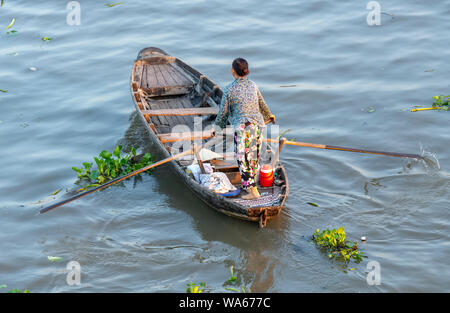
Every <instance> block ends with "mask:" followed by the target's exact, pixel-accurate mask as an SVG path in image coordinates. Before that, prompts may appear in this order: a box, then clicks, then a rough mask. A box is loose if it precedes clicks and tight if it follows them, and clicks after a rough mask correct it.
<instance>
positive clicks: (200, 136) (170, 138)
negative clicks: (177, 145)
mask: <svg viewBox="0 0 450 313" xmlns="http://www.w3.org/2000/svg"><path fill="white" fill-rule="evenodd" d="M211 137H213V131H194V132H185V133H167V134H159V135H158V138H159V140H160V141H161V142H162V143H167V142H176V141H194V140H204V139H209V138H211Z"/></svg>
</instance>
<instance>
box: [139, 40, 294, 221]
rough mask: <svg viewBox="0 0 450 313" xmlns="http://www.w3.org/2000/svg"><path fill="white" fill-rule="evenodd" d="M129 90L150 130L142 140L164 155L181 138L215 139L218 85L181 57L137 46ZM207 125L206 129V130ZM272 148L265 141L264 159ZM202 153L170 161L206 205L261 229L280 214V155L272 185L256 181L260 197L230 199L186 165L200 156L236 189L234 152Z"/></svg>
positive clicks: (176, 149)
mask: <svg viewBox="0 0 450 313" xmlns="http://www.w3.org/2000/svg"><path fill="white" fill-rule="evenodd" d="M131 92H132V98H133V101H134V103H135V106H136V110H137V112H138V115H139V116H140V118H141V120H142V122H143V124H144V125H145V128H146V130H147V133H148V138H145V140H147V139H148V140H150V141H151V142H152V143H153V144H154V145H155V146H156V147H157V149H158V150H159V152H160V154H162V156H164V157H165V158H169V157H171V156H172V155H173V154H175V153H180V152H182V151H183V144H182V142H183V141H184V142H188V143H190V142H192V141H197V142H201V143H202V144H203V143H205V142H207V141H208V139H210V138H213V137H214V135H215V132H214V131H213V130H212V125H213V123H214V119H215V117H216V115H217V114H218V109H219V105H220V102H221V98H222V89H221V88H220V87H219V86H218V85H217V84H215V83H214V82H213V81H212V80H211V79H209V78H208V77H206V76H205V75H203V74H202V73H200V72H198V71H197V70H195V69H194V68H192V67H191V66H189V65H188V64H186V63H185V62H183V61H181V60H180V59H179V58H176V57H173V56H171V55H168V54H167V53H166V52H164V51H163V50H161V49H159V48H155V47H149V48H145V49H143V50H141V51H140V52H139V54H138V56H137V59H136V60H135V62H134V64H133V69H132V74H131ZM199 120H200V121H201V123H202V127H201V128H202V129H201V130H200V131H199V130H197V128H198V127H196V125H195V124H196V123H198V121H199ZM208 126H210V127H209V129H210V130H209V131H207V130H206V129H208ZM219 140H220V138H219ZM222 140H223V142H222V144H223V145H222V147H223V146H226V144H227V142H226V139H222ZM274 151H275V150H274V149H273V147H272V146H271V145H270V144H268V146H267V149H266V151H265V154H266V156H267V155H269V157H268V158H267V159H273V157H274V155H275V153H274ZM201 152H202V151H201ZM202 157H203V156H200V155H199V154H196V155H189V156H187V157H183V158H180V159H175V160H172V161H171V162H169V164H170V167H171V168H172V170H173V171H174V172H175V173H176V175H177V176H178V177H179V178H180V179H181V180H182V181H183V182H184V183H185V184H186V186H187V187H188V188H189V189H190V190H191V191H192V192H193V193H194V194H195V195H197V196H198V198H200V200H202V201H203V202H205V203H206V204H207V205H208V206H210V207H211V208H213V209H214V210H216V211H219V212H221V213H224V214H226V215H229V216H232V217H235V218H239V219H243V220H247V221H252V222H257V223H259V226H260V227H265V226H266V222H267V220H270V219H273V218H275V217H276V216H278V215H279V214H280V212H281V209H282V207H283V205H284V203H285V202H286V199H287V197H288V193H289V184H288V178H287V175H286V170H285V168H284V166H283V164H282V163H281V162H280V161H278V158H277V161H276V163H275V166H274V184H273V186H272V187H261V186H259V185H258V190H259V192H260V194H261V197H260V198H258V199H254V200H244V199H242V198H241V196H242V195H243V194H246V192H245V191H242V192H240V193H238V194H236V195H234V196H233V197H230V196H226V195H223V194H220V193H216V192H214V191H212V190H210V189H209V188H208V187H206V186H204V185H202V184H200V183H199V182H198V181H197V180H195V179H194V175H193V173H192V172H190V171H189V170H188V166H189V165H191V164H193V162H197V161H195V159H199V161H198V164H199V165H201V167H202V166H204V165H205V164H208V165H209V168H210V169H212V170H213V172H222V173H224V174H225V175H226V176H227V177H228V179H229V181H230V182H231V184H233V185H234V186H235V187H236V188H240V187H241V177H240V173H239V168H238V165H237V161H236V159H235V157H234V153H228V154H227V153H223V151H213V155H212V159H208V160H203V159H202ZM260 163H263V161H260ZM220 175H222V174H220Z"/></svg>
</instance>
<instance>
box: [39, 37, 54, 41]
mask: <svg viewBox="0 0 450 313" xmlns="http://www.w3.org/2000/svg"><path fill="white" fill-rule="evenodd" d="M51 40H53V38H50V37H42V41H45V42H49V41H51Z"/></svg>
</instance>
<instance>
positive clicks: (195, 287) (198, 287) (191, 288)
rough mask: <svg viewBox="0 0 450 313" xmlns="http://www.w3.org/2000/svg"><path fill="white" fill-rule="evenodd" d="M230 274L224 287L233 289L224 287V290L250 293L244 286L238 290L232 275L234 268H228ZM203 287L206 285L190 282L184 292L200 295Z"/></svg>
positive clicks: (236, 281)
mask: <svg viewBox="0 0 450 313" xmlns="http://www.w3.org/2000/svg"><path fill="white" fill-rule="evenodd" d="M230 272H231V276H230V278H228V280H227V281H226V282H225V283H224V286H230V285H232V286H233V287H225V290H229V291H235V292H243V293H249V292H251V290H250V288H247V289H246V288H245V287H244V286H241V287H240V288H239V286H237V284H238V279H237V277H236V276H235V275H234V267H233V266H231V267H230ZM205 287H206V284H205V283H204V282H201V283H200V284H196V283H193V282H190V283H188V284H187V288H186V292H187V293H201V292H202V291H204V290H205Z"/></svg>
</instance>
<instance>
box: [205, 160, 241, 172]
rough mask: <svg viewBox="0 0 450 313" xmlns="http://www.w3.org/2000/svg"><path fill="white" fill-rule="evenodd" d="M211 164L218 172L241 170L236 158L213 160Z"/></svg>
mask: <svg viewBox="0 0 450 313" xmlns="http://www.w3.org/2000/svg"><path fill="white" fill-rule="evenodd" d="M211 166H212V167H213V168H214V170H216V171H218V172H236V171H239V167H238V164H237V162H236V160H218V159H215V160H211Z"/></svg>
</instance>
